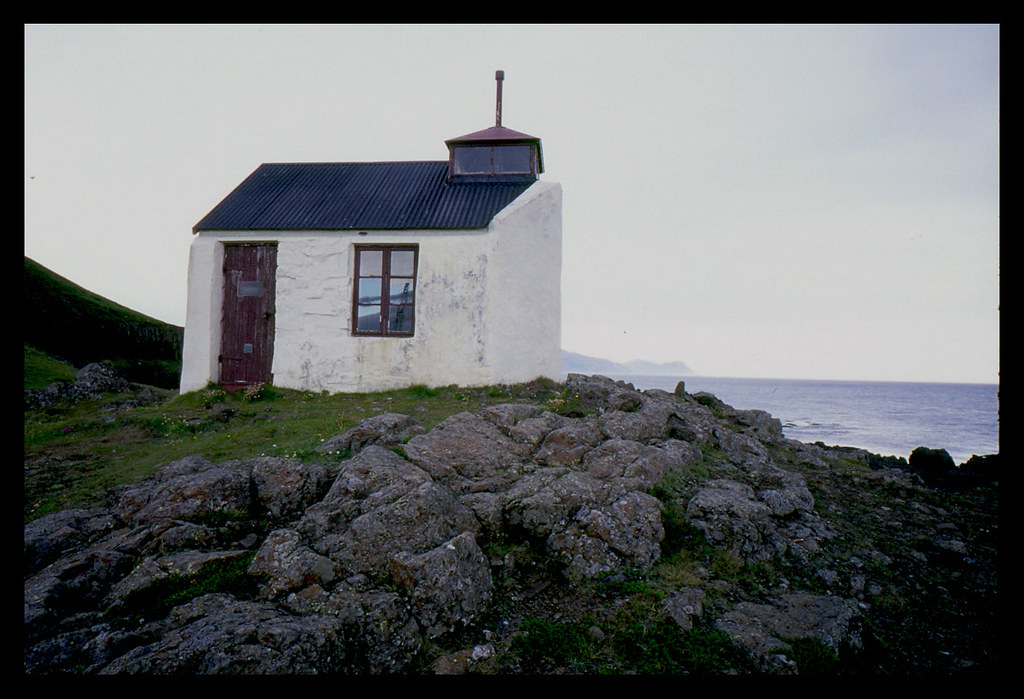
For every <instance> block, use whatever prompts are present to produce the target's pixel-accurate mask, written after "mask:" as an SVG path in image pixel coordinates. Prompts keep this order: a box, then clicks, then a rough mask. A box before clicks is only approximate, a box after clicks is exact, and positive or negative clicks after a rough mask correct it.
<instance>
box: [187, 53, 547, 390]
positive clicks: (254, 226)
mask: <svg viewBox="0 0 1024 699" xmlns="http://www.w3.org/2000/svg"><path fill="white" fill-rule="evenodd" d="M497 78H498V109H497V112H496V114H497V119H496V124H495V125H494V126H493V127H490V128H488V129H484V130H483V131H478V132H476V133H472V134H468V135H466V136H462V137H460V138H455V139H450V140H448V141H446V144H447V146H448V160H447V161H443V160H442V161H430V162H422V161H418V162H374V163H277V164H264V165H261V166H260V167H259V168H257V169H256V171H255V172H253V173H252V174H251V175H250V176H249V177H248V178H246V180H245V181H243V182H242V183H241V184H240V185H239V186H238V187H237V188H236V189H235V190H234V191H233V192H231V194H229V195H228V196H227V197H226V198H225V199H224V200H223V201H222V202H221V203H220V204H218V205H217V206H216V207H215V208H214V209H213V210H212V211H211V212H210V213H209V214H207V215H206V216H205V217H204V218H203V219H202V220H201V221H200V222H199V223H198V224H196V226H195V228H194V229H193V233H194V234H195V238H194V240H193V242H192V247H191V252H190V257H189V282H188V311H187V316H186V321H185V344H184V351H183V357H182V372H181V391H182V392H183V393H184V392H188V391H193V390H196V389H200V388H203V387H204V386H206V385H207V384H208V383H211V382H212V383H219V384H221V385H223V386H225V387H227V388H229V389H230V388H236V387H241V386H246V385H251V384H256V383H273V384H274V385H275V386H281V387H286V388H295V389H300V390H309V391H328V392H332V393H334V392H364V391H367V392H368V391H378V390H387V389H392V388H399V387H404V386H411V385H416V384H425V385H428V386H443V385H449V384H457V385H461V386H480V385H490V384H500V383H517V382H523V381H529V380H532V379H534V378H537V377H547V378H552V379H556V380H560V379H561V378H562V377H561V372H560V346H561V337H560V336H561V288H560V285H561V248H562V245H561V239H562V213H561V211H562V191H561V187H560V185H558V184H555V183H549V182H542V181H540V180H539V175H540V173H541V172H543V159H542V152H541V143H540V139H538V138H535V137H533V136H528V135H526V134H522V133H519V132H517V131H513V130H511V129H508V128H505V127H503V126H502V125H501V81H502V78H503V75H502V73H501V72H500V71H499V72H498V74H497Z"/></svg>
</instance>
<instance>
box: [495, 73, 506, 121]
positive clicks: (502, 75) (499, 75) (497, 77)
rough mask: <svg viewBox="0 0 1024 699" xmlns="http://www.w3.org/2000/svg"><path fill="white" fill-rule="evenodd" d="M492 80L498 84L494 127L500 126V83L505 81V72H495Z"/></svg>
mask: <svg viewBox="0 0 1024 699" xmlns="http://www.w3.org/2000/svg"><path fill="white" fill-rule="evenodd" d="M494 79H495V80H496V81H497V82H498V101H497V105H496V106H495V111H494V125H495V126H501V83H502V81H503V80H505V71H503V70H499V71H495V73H494Z"/></svg>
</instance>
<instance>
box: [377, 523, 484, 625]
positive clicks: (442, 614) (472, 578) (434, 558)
mask: <svg viewBox="0 0 1024 699" xmlns="http://www.w3.org/2000/svg"><path fill="white" fill-rule="evenodd" d="M388 572H389V573H390V575H391V578H392V580H394V581H395V583H396V584H397V585H399V586H400V587H401V588H403V589H404V590H405V591H406V593H407V594H408V596H409V599H410V600H411V602H412V608H413V614H414V616H415V617H416V620H417V621H418V622H419V624H420V627H421V628H422V629H423V632H424V635H425V636H426V637H427V638H429V639H433V638H436V637H438V636H441V635H443V634H445V633H448V632H449V631H452V630H454V629H457V628H461V627H463V626H465V625H466V624H468V623H469V622H470V621H471V620H472V619H473V618H474V617H475V616H476V615H477V614H479V613H480V612H482V611H484V609H486V607H487V605H488V603H489V602H490V599H491V591H492V588H493V581H492V579H491V570H490V567H489V564H488V561H487V558H486V557H485V556H484V554H483V552H482V551H481V550H480V547H479V546H477V544H476V540H475V538H474V537H473V535H472V534H471V533H470V532H463V533H462V534H459V535H458V536H456V537H453V538H452V539H450V540H449V541H446V542H444V543H443V544H441V545H440V546H437V547H435V548H433V549H431V550H430V551H426V552H424V553H420V554H412V553H408V552H405V551H402V552H400V553H398V554H396V555H395V556H394V557H393V558H392V559H391V561H390V563H389V564H388Z"/></svg>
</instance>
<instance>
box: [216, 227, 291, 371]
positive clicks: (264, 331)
mask: <svg viewBox="0 0 1024 699" xmlns="http://www.w3.org/2000/svg"><path fill="white" fill-rule="evenodd" d="M276 270H277V246H276V245H274V244H244V245H243V244H239V245H225V246H224V302H223V305H222V311H221V343H220V347H221V349H220V384H221V385H222V386H224V387H225V388H237V387H242V386H249V385H253V384H258V383H271V382H272V380H273V375H272V374H271V366H272V363H273V360H274V293H275V288H274V287H275V285H274V277H275V272H276Z"/></svg>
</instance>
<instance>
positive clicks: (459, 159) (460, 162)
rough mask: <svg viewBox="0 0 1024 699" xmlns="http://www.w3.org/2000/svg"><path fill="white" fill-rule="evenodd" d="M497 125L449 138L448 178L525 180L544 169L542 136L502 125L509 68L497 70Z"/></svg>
mask: <svg viewBox="0 0 1024 699" xmlns="http://www.w3.org/2000/svg"><path fill="white" fill-rule="evenodd" d="M494 79H495V81H496V82H497V100H496V106H495V115H494V126H492V127H490V128H488V129H484V130H483V131H475V132H473V133H470V134H466V135H465V136H459V137H458V138H450V139H448V140H447V141H445V144H446V145H447V146H448V179H449V180H451V181H463V182H489V181H498V182H521V181H524V180H535V179H537V177H538V175H540V173H542V172H544V164H543V163H544V161H543V159H542V157H541V147H540V139H539V138H537V137H536V136H528V135H527V134H524V133H520V132H518V131H513V130H512V129H509V128H506V127H504V126H502V125H501V87H502V82H504V80H505V71H503V70H499V71H497V72H495V74H494Z"/></svg>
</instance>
